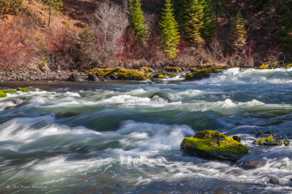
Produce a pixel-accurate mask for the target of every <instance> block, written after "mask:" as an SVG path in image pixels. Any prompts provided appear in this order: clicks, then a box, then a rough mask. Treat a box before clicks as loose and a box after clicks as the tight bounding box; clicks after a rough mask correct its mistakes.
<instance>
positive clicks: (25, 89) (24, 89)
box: [17, 87, 30, 93]
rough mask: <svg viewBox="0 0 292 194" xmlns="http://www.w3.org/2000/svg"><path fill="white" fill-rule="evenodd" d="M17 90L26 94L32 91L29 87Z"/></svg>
mask: <svg viewBox="0 0 292 194" xmlns="http://www.w3.org/2000/svg"><path fill="white" fill-rule="evenodd" d="M17 90H18V91H20V92H25V93H26V92H29V91H30V90H29V88H28V87H20V88H18V89H17Z"/></svg>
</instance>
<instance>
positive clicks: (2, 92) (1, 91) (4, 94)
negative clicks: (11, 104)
mask: <svg viewBox="0 0 292 194" xmlns="http://www.w3.org/2000/svg"><path fill="white" fill-rule="evenodd" d="M6 96H7V93H6V92H4V91H3V90H0V98H5V97H6Z"/></svg>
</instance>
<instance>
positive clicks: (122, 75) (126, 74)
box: [88, 68, 150, 81]
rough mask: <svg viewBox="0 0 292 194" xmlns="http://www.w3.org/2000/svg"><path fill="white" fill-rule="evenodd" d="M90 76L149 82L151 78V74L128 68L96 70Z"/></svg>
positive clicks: (90, 72) (91, 71)
mask: <svg viewBox="0 0 292 194" xmlns="http://www.w3.org/2000/svg"><path fill="white" fill-rule="evenodd" d="M88 74H90V75H95V76H97V77H98V78H102V79H110V80H137V81H139V80H147V79H149V78H150V73H149V72H147V71H144V70H138V69H126V68H94V69H91V70H90V71H89V72H88Z"/></svg>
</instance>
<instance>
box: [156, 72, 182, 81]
mask: <svg viewBox="0 0 292 194" xmlns="http://www.w3.org/2000/svg"><path fill="white" fill-rule="evenodd" d="M175 76H176V74H175V73H157V74H154V75H153V77H152V79H158V80H159V79H167V78H172V77H175Z"/></svg>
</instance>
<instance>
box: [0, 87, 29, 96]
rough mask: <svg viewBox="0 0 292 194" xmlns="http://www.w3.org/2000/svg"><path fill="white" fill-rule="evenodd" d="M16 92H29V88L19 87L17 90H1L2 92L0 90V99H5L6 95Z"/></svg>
mask: <svg viewBox="0 0 292 194" xmlns="http://www.w3.org/2000/svg"><path fill="white" fill-rule="evenodd" d="M18 91H20V92H29V88H28V87H20V88H17V89H2V90H0V98H5V97H7V94H16V93H17V92H18Z"/></svg>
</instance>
